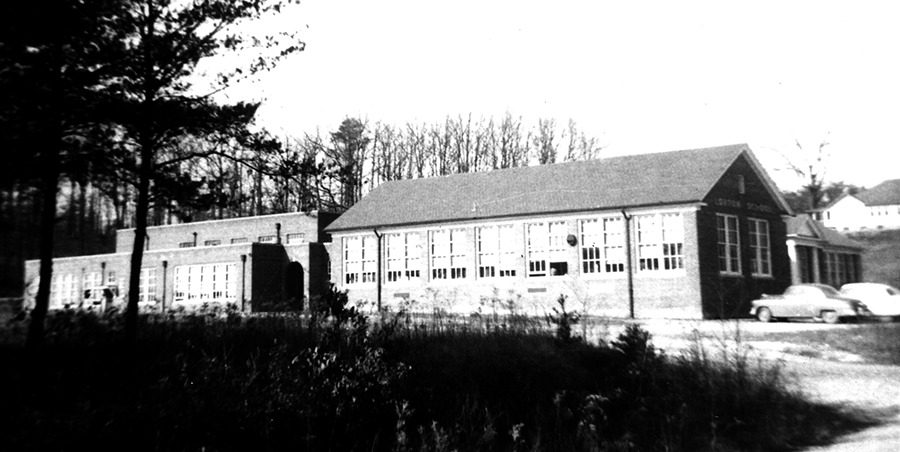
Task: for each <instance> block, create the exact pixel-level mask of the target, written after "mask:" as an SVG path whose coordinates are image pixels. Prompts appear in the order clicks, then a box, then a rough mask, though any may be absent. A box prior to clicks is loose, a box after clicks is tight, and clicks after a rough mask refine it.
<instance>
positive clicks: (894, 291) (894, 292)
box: [887, 287, 900, 295]
mask: <svg viewBox="0 0 900 452" xmlns="http://www.w3.org/2000/svg"><path fill="white" fill-rule="evenodd" d="M887 293H888V295H900V291H898V290H897V289H895V288H893V287H888V288H887Z"/></svg>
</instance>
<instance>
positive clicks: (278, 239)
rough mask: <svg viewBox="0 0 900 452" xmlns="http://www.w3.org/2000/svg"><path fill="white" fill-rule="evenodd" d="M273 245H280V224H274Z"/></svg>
mask: <svg viewBox="0 0 900 452" xmlns="http://www.w3.org/2000/svg"><path fill="white" fill-rule="evenodd" d="M275 243H277V244H279V245H281V223H275Z"/></svg>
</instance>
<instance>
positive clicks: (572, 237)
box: [566, 234, 578, 246]
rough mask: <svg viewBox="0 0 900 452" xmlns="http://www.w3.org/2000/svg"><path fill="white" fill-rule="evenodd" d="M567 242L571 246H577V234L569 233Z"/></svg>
mask: <svg viewBox="0 0 900 452" xmlns="http://www.w3.org/2000/svg"><path fill="white" fill-rule="evenodd" d="M566 243H568V244H569V246H575V244H576V243H578V239H577V238H576V237H575V234H569V235H567V236H566Z"/></svg>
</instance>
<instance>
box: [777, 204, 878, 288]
mask: <svg viewBox="0 0 900 452" xmlns="http://www.w3.org/2000/svg"><path fill="white" fill-rule="evenodd" d="M787 233H788V235H787V237H788V239H787V246H788V254H789V255H790V258H791V274H792V275H793V278H792V283H793V284H800V283H822V284H828V285H830V286H832V287H834V288H836V289H840V287H841V286H842V285H844V284H847V283H852V282H859V281H861V280H862V255H863V252H864V251H865V247H864V246H863V245H862V244H860V243H859V242H856V241H854V240H852V239H850V238H848V237H846V236H844V235H843V234H841V233H840V232H837V231H835V230H833V229H830V228H827V227H825V225H823V224H822V223H821V222H818V221H816V220H813V219H812V218H811V217H810V216H809V215H798V216H796V217H792V218H789V219H788V220H787Z"/></svg>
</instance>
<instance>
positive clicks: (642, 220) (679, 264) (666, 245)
mask: <svg viewBox="0 0 900 452" xmlns="http://www.w3.org/2000/svg"><path fill="white" fill-rule="evenodd" d="M633 218H634V225H635V234H634V238H635V239H634V245H635V250H636V254H637V256H636V257H637V273H644V274H659V273H673V272H683V271H684V215H683V214H682V213H681V212H657V213H650V214H637V215H634V217H633Z"/></svg>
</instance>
